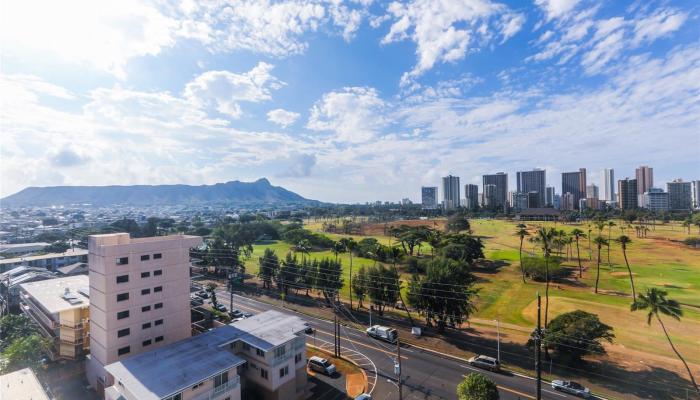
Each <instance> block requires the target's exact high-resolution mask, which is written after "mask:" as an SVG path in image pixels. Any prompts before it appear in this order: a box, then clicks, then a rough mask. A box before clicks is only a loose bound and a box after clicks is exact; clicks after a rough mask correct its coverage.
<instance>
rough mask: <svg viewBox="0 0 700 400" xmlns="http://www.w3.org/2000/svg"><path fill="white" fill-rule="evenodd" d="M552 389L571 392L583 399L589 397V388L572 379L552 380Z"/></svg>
mask: <svg viewBox="0 0 700 400" xmlns="http://www.w3.org/2000/svg"><path fill="white" fill-rule="evenodd" d="M552 389H554V390H559V391H561V392H564V393H569V394H573V395H576V396H581V397H583V398H584V399H588V398H590V397H591V391H590V389H588V388H587V387H585V386H583V385H581V384H580V383H577V382H573V381H561V380H553V381H552Z"/></svg>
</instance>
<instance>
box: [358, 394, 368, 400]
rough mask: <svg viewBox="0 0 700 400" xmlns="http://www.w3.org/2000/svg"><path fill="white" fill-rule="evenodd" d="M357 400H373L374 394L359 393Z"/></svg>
mask: <svg viewBox="0 0 700 400" xmlns="http://www.w3.org/2000/svg"><path fill="white" fill-rule="evenodd" d="M355 400H372V396H371V395H369V394H367V393H362V394H360V395H357V397H355Z"/></svg>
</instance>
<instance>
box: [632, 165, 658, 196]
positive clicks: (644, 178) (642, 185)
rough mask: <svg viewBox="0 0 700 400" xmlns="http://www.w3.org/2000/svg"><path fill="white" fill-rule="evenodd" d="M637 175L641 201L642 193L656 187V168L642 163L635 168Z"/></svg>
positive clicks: (638, 192)
mask: <svg viewBox="0 0 700 400" xmlns="http://www.w3.org/2000/svg"><path fill="white" fill-rule="evenodd" d="M635 175H636V178H637V197H638V200H637V202H638V203H641V201H642V200H641V197H642V195H644V193H646V192H648V191H649V189H651V188H653V187H654V169H653V168H652V167H649V166H646V165H642V166H640V167H639V168H637V169H636V170H635Z"/></svg>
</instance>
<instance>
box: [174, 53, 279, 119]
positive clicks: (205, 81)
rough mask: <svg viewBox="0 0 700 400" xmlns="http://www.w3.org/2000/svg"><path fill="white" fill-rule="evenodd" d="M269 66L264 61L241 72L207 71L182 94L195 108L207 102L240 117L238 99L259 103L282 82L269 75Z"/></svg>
mask: <svg viewBox="0 0 700 400" xmlns="http://www.w3.org/2000/svg"><path fill="white" fill-rule="evenodd" d="M272 68H273V66H272V65H271V64H267V63H264V62H260V63H258V65H256V66H255V67H254V68H253V69H251V70H250V71H248V72H245V73H243V74H236V73H233V72H229V71H207V72H205V73H203V74H201V75H199V76H197V77H196V78H195V79H194V80H193V81H192V82H190V83H188V84H187V85H186V86H185V92H184V95H185V97H186V98H187V99H188V100H189V101H190V102H191V103H192V104H193V105H195V106H196V107H198V108H205V107H208V106H210V105H213V106H215V108H216V110H217V111H218V112H219V113H221V114H223V115H226V116H227V117H229V118H234V119H237V118H240V117H241V115H242V113H243V112H242V111H241V107H240V104H239V103H240V102H242V101H247V102H253V103H259V102H262V101H267V100H270V99H271V98H272V96H271V91H272V90H276V89H279V88H280V87H282V86H283V85H284V82H281V81H280V80H278V79H277V78H275V77H274V76H272V74H271V71H272Z"/></svg>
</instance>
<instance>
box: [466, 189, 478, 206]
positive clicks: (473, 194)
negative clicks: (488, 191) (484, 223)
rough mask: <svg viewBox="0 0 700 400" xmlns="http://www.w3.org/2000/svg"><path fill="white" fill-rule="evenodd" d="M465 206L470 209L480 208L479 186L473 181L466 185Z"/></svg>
mask: <svg viewBox="0 0 700 400" xmlns="http://www.w3.org/2000/svg"><path fill="white" fill-rule="evenodd" d="M464 200H465V203H464V206H465V207H467V208H468V209H470V210H476V209H478V208H479V186H477V185H473V184H471V183H469V184H466V185H464Z"/></svg>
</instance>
